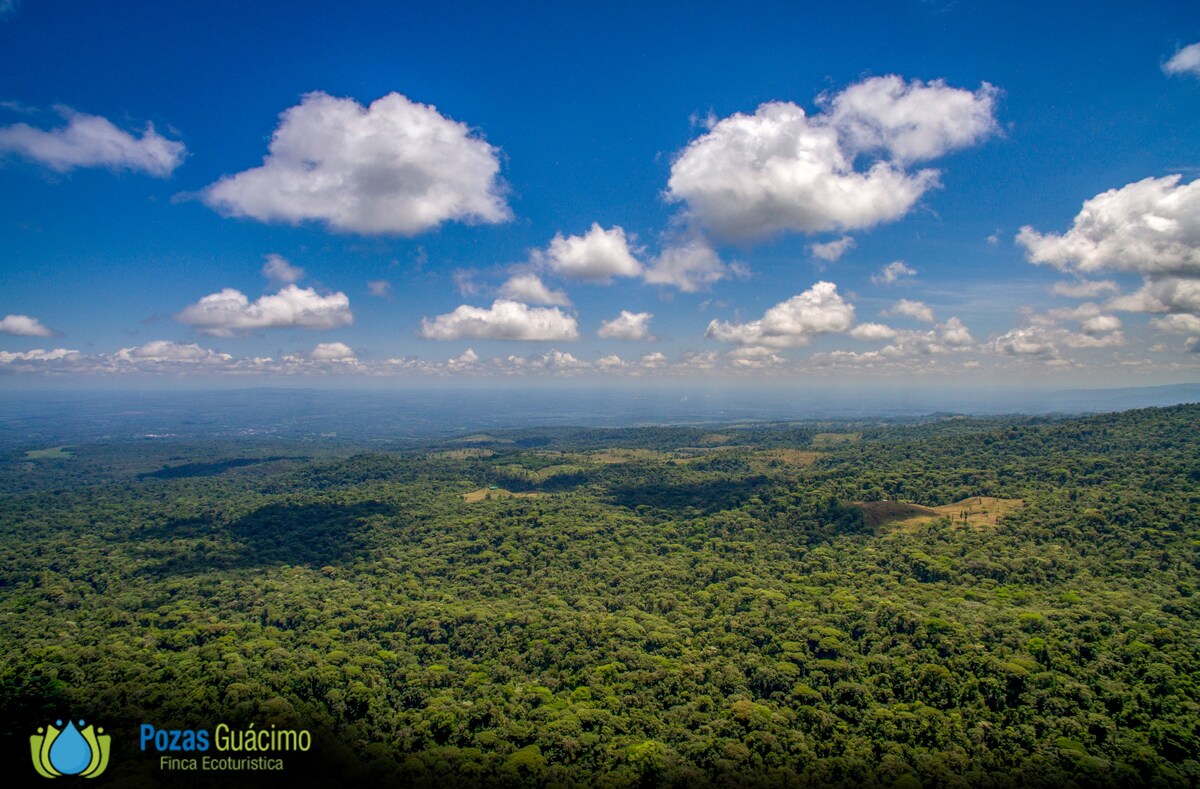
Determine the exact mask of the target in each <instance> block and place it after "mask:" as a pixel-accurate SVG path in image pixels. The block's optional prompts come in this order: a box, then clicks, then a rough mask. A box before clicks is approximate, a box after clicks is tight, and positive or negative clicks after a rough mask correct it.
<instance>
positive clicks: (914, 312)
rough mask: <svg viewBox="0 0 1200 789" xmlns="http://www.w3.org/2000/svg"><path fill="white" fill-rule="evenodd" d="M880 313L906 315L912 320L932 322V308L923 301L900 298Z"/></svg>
mask: <svg viewBox="0 0 1200 789" xmlns="http://www.w3.org/2000/svg"><path fill="white" fill-rule="evenodd" d="M880 314H881V315H906V316H908V317H909V318H912V319H913V320H918V321H922V322H924V323H933V322H934V317H933V310H932V309H930V308H929V306H928V305H926V304H925V302H922V301H910V300H908V299H900V301H898V302H896V303H895V304H893V305H892V306H891V308H890V309H887V310H884V311H883V312H882V313H880Z"/></svg>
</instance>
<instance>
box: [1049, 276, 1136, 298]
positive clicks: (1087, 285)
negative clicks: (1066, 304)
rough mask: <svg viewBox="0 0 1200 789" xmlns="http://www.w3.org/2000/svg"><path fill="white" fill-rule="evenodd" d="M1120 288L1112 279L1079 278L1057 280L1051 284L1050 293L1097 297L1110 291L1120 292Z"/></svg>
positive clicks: (1071, 296) (1077, 296) (1073, 296)
mask: <svg viewBox="0 0 1200 789" xmlns="http://www.w3.org/2000/svg"><path fill="white" fill-rule="evenodd" d="M1120 290H1121V289H1120V288H1119V287H1118V286H1117V283H1115V282H1113V281H1112V280H1111V279H1102V280H1090V279H1078V280H1075V281H1074V282H1055V283H1054V284H1053V285H1051V286H1050V295H1052V296H1066V297H1067V298H1069V299H1095V298H1098V297H1100V296H1104V295H1105V294H1108V293H1118V292H1120Z"/></svg>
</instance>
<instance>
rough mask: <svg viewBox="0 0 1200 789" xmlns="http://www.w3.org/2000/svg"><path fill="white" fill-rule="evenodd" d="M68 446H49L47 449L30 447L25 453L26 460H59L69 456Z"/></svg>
mask: <svg viewBox="0 0 1200 789" xmlns="http://www.w3.org/2000/svg"><path fill="white" fill-rule="evenodd" d="M67 449H68V447H65V446H64V447H50V448H49V449H31V450H29V451H27V452H26V453H25V458H26V459H27V460H61V459H64V458H69V457H71V453H70V452H68V451H67Z"/></svg>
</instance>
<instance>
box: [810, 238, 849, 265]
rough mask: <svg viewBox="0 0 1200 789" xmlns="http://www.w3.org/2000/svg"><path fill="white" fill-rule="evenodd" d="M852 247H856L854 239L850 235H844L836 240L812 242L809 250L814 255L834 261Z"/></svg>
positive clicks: (830, 261)
mask: <svg viewBox="0 0 1200 789" xmlns="http://www.w3.org/2000/svg"><path fill="white" fill-rule="evenodd" d="M851 249H854V239H853V238H851V237H850V236H842V237H841V238H839V239H837V240H836V241H827V242H825V243H824V244H812V245H810V246H809V248H808V251H809V252H811V253H812V256H813V257H815V258H819V259H821V260H824V261H827V262H829V263H832V262H834V261H835V260H837V259H838V258H840V257H841V256H842V255H844V254H846V252H847V251H849V250H851Z"/></svg>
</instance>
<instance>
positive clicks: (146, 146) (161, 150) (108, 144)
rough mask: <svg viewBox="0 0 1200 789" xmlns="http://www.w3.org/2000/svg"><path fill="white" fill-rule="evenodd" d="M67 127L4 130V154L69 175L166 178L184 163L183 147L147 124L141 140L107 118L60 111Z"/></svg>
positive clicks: (0, 131) (0, 147)
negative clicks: (94, 172) (101, 170)
mask: <svg viewBox="0 0 1200 789" xmlns="http://www.w3.org/2000/svg"><path fill="white" fill-rule="evenodd" d="M55 109H56V110H57V111H58V113H59V114H60V115H62V117H63V118H64V119H65V120H66V121H67V125H66V126H61V127H59V128H56V129H49V130H44V129H36V128H34V127H32V126H29V125H28V124H25V123H17V124H14V125H12V126H5V127H3V128H0V153H4V152H8V153H14V154H17V155H19V156H24V157H26V158H28V159H33V160H34V161H36V162H39V163H41V164H44V165H45V166H47V167H49V168H50V169H51V170H54V171H56V172H60V173H65V172H68V171H70V170H73V169H75V168H76V167H106V168H108V169H111V170H137V171H141V172H144V173H147V174H149V175H153V176H156V177H158V178H165V177H167V176H168V175H170V174H171V173H172V172H174V171H175V168H176V167H178V166H179V165H180V164H182V163H183V159H184V157H185V156H186V155H187V149H186V148H185V147H184V144H183V143H181V142H178V141H176V140H169V139H167V138H166V137H163V136H162V135H160V134H159V133H158V132H156V131H155V130H154V125H153V124H149V123H148V124H146V128H145V130H143V131H142V134H141V136H140V137H139V136H136V135H134V134H130V133H129V132H127V131H123V130H122V129H119V128H117V127H116V126H114V125H113V124H112V122H111V121H109V120H108V119H107V118H102V117H100V116H99V115H88V114H86V113H83V112H76V111H75V110H72V109H70V108H69V107H56V108H55Z"/></svg>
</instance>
